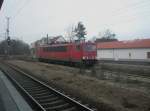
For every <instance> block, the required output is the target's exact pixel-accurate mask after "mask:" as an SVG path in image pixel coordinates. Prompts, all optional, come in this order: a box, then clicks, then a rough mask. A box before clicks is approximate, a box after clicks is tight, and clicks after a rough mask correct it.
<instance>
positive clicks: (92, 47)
mask: <svg viewBox="0 0 150 111" xmlns="http://www.w3.org/2000/svg"><path fill="white" fill-rule="evenodd" d="M82 47H83V53H82V61H83V62H84V63H85V64H86V65H94V64H95V63H96V61H97V60H96V54H97V53H96V44H95V43H85V44H83V45H82Z"/></svg>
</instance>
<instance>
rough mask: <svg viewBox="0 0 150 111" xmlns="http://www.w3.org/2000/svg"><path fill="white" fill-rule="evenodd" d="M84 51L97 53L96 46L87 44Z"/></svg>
mask: <svg viewBox="0 0 150 111" xmlns="http://www.w3.org/2000/svg"><path fill="white" fill-rule="evenodd" d="M83 49H84V51H95V50H96V46H95V45H93V44H86V45H84V47H83Z"/></svg>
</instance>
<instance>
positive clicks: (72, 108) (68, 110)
mask: <svg viewBox="0 0 150 111" xmlns="http://www.w3.org/2000/svg"><path fill="white" fill-rule="evenodd" d="M62 111H78V110H77V108H76V107H70V108H67V109H64V110H62Z"/></svg>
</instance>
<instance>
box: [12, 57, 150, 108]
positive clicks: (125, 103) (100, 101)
mask: <svg viewBox="0 0 150 111" xmlns="http://www.w3.org/2000/svg"><path fill="white" fill-rule="evenodd" d="M9 62H10V63H12V64H15V65H17V66H19V67H21V68H23V69H26V70H28V71H29V72H31V73H32V74H33V75H34V76H37V77H39V78H42V79H44V80H46V81H49V83H52V84H54V85H56V86H58V87H59V88H61V89H63V90H65V91H66V92H68V93H69V94H71V95H73V96H75V97H77V98H82V99H83V101H88V102H89V103H91V104H94V105H96V106H97V107H99V108H100V109H103V110H104V111H113V109H115V110H116V111H149V110H148V108H149V105H150V98H149V95H147V94H145V93H143V92H140V91H137V90H134V89H126V88H121V87H117V86H115V85H114V84H113V83H111V82H108V81H107V82H106V81H105V80H98V79H96V78H91V77H88V76H85V75H81V74H78V70H77V69H76V68H69V67H65V66H61V65H52V64H45V63H39V62H25V61H17V60H16V61H9Z"/></svg>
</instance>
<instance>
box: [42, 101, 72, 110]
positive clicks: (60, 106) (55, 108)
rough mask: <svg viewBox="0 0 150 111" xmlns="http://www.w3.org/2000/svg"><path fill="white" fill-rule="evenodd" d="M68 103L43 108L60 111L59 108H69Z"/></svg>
mask: <svg viewBox="0 0 150 111" xmlns="http://www.w3.org/2000/svg"><path fill="white" fill-rule="evenodd" d="M70 107H71V106H70V104H69V103H65V104H63V105H58V106H53V107H48V108H45V109H46V110H47V111H53V110H54V111H61V110H64V109H67V108H70Z"/></svg>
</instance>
